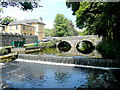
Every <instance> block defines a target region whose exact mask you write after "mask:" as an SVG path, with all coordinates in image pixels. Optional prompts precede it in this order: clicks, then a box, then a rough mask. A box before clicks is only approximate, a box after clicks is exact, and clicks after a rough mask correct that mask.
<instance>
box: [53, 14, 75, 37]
mask: <svg viewBox="0 0 120 90" xmlns="http://www.w3.org/2000/svg"><path fill="white" fill-rule="evenodd" d="M54 22H55V24H54V27H55V28H54V29H53V30H54V36H57V37H64V36H73V35H75V34H76V33H77V31H76V30H75V28H74V25H73V23H72V21H70V20H68V19H67V18H65V16H64V15H63V14H57V15H56V17H55V20H54Z"/></svg>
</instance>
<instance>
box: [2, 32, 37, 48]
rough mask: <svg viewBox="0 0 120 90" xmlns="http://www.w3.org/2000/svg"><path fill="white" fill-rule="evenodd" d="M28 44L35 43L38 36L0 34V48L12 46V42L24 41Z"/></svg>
mask: <svg viewBox="0 0 120 90" xmlns="http://www.w3.org/2000/svg"><path fill="white" fill-rule="evenodd" d="M23 40H25V41H26V42H25V43H26V44H29V43H35V42H36V41H37V40H38V36H33V35H20V34H12V33H0V47H2V46H12V41H23Z"/></svg>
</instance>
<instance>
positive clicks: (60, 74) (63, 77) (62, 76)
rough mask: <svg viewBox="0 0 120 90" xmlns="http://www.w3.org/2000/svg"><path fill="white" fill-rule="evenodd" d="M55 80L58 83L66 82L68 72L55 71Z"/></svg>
mask: <svg viewBox="0 0 120 90" xmlns="http://www.w3.org/2000/svg"><path fill="white" fill-rule="evenodd" d="M54 75H55V80H57V81H58V82H60V83H63V82H66V81H67V79H68V78H70V76H69V73H67V72H66V73H65V72H55V74H54Z"/></svg>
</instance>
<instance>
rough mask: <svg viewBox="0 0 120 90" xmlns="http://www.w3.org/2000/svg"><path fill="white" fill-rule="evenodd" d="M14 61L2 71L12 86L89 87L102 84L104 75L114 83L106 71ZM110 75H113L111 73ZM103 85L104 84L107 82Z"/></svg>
mask: <svg viewBox="0 0 120 90" xmlns="http://www.w3.org/2000/svg"><path fill="white" fill-rule="evenodd" d="M13 63H14V64H13ZM13 63H9V65H6V66H8V67H6V68H3V73H2V80H3V83H4V84H7V85H8V86H9V87H11V88H74V87H80V88H88V87H91V86H93V85H101V84H102V82H101V80H104V76H105V80H106V79H107V81H108V82H107V83H108V84H112V83H109V80H108V77H106V71H100V70H92V69H82V68H74V67H64V66H51V65H43V64H38V63H29V62H13ZM0 74H1V73H0ZM108 75H109V76H111V74H110V73H108V74H107V76H108ZM101 76H102V77H101ZM97 80H99V84H97V82H98V81H97ZM110 80H111V78H110ZM113 80H114V79H112V81H113ZM94 81H96V83H95V84H94ZM115 84H116V83H115ZM115 84H114V85H115ZM102 85H103V86H104V85H106V83H104V84H102Z"/></svg>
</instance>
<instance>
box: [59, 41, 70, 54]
mask: <svg viewBox="0 0 120 90" xmlns="http://www.w3.org/2000/svg"><path fill="white" fill-rule="evenodd" d="M57 47H58V48H59V50H62V51H65V52H67V51H69V50H70V49H71V44H70V43H69V42H67V41H61V42H59V43H58V45H57Z"/></svg>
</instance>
